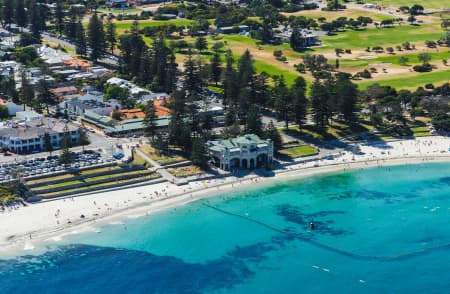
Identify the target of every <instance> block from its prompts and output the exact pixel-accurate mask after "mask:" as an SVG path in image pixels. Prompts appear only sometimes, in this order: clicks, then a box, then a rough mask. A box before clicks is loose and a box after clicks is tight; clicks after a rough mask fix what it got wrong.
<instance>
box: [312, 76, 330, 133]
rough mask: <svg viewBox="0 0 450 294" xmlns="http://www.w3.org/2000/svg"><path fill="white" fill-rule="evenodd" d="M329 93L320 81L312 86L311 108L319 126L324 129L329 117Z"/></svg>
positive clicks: (317, 80)
mask: <svg viewBox="0 0 450 294" xmlns="http://www.w3.org/2000/svg"><path fill="white" fill-rule="evenodd" d="M328 94H329V93H328V91H327V89H326V87H325V86H324V85H323V84H322V83H321V81H320V80H319V79H316V80H315V81H314V83H313V84H312V86H311V108H312V111H313V114H314V120H315V123H316V125H317V126H319V127H324V126H325V125H326V122H327V115H328V111H329V110H328V98H329V97H328Z"/></svg>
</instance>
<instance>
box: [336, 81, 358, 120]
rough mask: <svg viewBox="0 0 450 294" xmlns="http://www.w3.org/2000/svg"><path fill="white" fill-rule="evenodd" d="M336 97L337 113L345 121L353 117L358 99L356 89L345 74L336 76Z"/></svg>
mask: <svg viewBox="0 0 450 294" xmlns="http://www.w3.org/2000/svg"><path fill="white" fill-rule="evenodd" d="M335 91H336V96H337V103H338V109H339V112H340V113H342V115H343V117H344V119H345V120H347V121H351V120H352V119H353V118H354V117H355V106H356V102H357V98H358V87H357V86H356V85H355V84H354V83H352V81H351V80H350V75H349V74H347V73H338V74H337V75H336V87H335Z"/></svg>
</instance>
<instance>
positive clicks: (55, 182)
mask: <svg viewBox="0 0 450 294" xmlns="http://www.w3.org/2000/svg"><path fill="white" fill-rule="evenodd" d="M138 170H145V169H142V168H138V167H136V168H134V167H133V168H127V169H126V170H123V169H116V170H111V171H103V172H98V173H92V174H88V175H80V176H73V177H71V178H67V179H57V180H54V181H47V182H45V183H36V184H27V186H28V187H29V188H31V189H32V188H35V187H39V186H42V185H54V184H57V183H60V182H64V181H68V180H69V181H73V180H84V179H87V178H93V177H100V176H105V175H114V174H120V173H123V172H133V171H138ZM65 174H69V172H66V173H65ZM43 179H44V178H43ZM33 180H35V179H33Z"/></svg>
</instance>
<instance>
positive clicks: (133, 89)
mask: <svg viewBox="0 0 450 294" xmlns="http://www.w3.org/2000/svg"><path fill="white" fill-rule="evenodd" d="M106 83H107V84H109V85H115V86H119V87H121V88H127V89H128V90H130V94H131V95H138V94H149V93H150V91H149V90H147V89H144V88H141V87H139V86H137V85H136V84H134V83H132V82H130V81H127V80H124V79H121V78H116V77H113V78H110V79H108V80H107V81H106Z"/></svg>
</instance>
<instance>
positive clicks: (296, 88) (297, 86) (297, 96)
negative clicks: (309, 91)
mask: <svg viewBox="0 0 450 294" xmlns="http://www.w3.org/2000/svg"><path fill="white" fill-rule="evenodd" d="M305 93H306V82H305V79H304V78H302V77H298V78H297V79H296V80H295V82H294V85H292V88H291V89H290V95H291V97H292V106H291V110H292V112H293V116H294V118H295V122H296V123H297V125H298V127H299V128H301V127H302V122H303V120H305V119H306V109H307V106H308V99H307V98H306V95H305Z"/></svg>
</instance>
